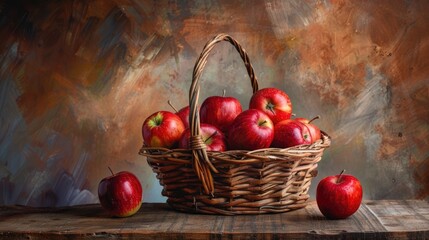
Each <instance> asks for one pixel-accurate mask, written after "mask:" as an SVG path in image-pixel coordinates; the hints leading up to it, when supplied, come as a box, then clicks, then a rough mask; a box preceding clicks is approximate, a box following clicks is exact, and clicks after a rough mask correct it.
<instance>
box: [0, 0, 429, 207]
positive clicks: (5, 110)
mask: <svg viewBox="0 0 429 240" xmlns="http://www.w3.org/2000/svg"><path fill="white" fill-rule="evenodd" d="M428 12H429V2H428V1H425V0H421V1H338V0H331V1H328V0H326V1H317V0H306V1H281V0H265V1H259V0H255V1H228V0H216V1H195V2H194V1H132V0H115V1H110V0H109V1H107V0H96V1H86V0H76V1H71V0H67V1H53V0H52V1H48V0H46V1H31V0H28V1H13V0H10V1H2V2H1V5H0V205H7V204H25V205H33V206H62V205H74V204H82V203H91V202H97V201H98V199H97V186H98V182H99V181H100V179H101V178H102V177H105V176H106V175H108V174H109V171H108V169H107V167H108V166H110V167H111V168H112V169H114V170H116V171H121V170H128V171H132V172H134V173H135V174H137V175H138V177H139V178H140V180H141V181H142V183H143V187H144V191H145V193H144V197H145V201H147V202H153V201H164V199H163V198H162V197H161V194H160V186H159V184H158V182H157V180H156V179H155V177H154V175H153V174H152V172H151V170H150V169H149V167H148V165H147V163H146V162H145V159H144V158H143V157H141V156H139V155H138V154H137V152H138V150H139V148H140V146H141V144H142V137H141V124H142V122H143V121H144V119H145V118H146V117H147V116H148V115H149V114H151V113H152V112H154V111H156V110H171V109H170V107H169V106H168V105H167V100H168V99H171V100H172V101H173V102H174V103H175V105H176V107H178V108H180V107H182V106H184V105H187V101H188V98H187V97H188V90H189V86H190V82H191V76H192V68H193V65H194V63H195V61H196V59H197V57H198V54H199V53H200V51H201V49H202V47H203V45H204V44H205V43H206V42H207V41H208V40H209V39H210V38H212V37H213V36H214V35H215V34H217V33H220V32H225V33H228V34H230V35H232V36H233V37H234V38H235V39H236V40H237V41H239V42H240V43H241V44H242V45H243V47H244V48H245V49H246V50H247V52H248V54H249V56H250V58H251V61H252V63H253V65H254V68H255V71H256V74H257V76H258V79H259V84H260V87H278V88H281V89H283V90H284V91H286V92H287V93H288V94H289V96H290V97H291V99H292V102H293V104H294V105H293V107H294V110H293V112H294V113H295V114H297V115H298V116H302V117H308V118H310V117H312V116H315V115H318V114H319V115H321V116H322V119H321V120H320V121H319V122H318V125H319V126H320V127H321V128H322V129H323V130H325V131H326V132H328V133H329V134H330V135H331V136H332V139H333V142H332V147H331V148H330V149H329V150H328V151H327V152H326V153H325V155H324V158H323V160H322V161H321V163H320V165H319V176H318V177H317V178H316V179H314V180H313V185H312V189H311V194H312V196H313V197H314V189H315V185H316V184H317V182H318V181H319V180H320V179H321V178H322V177H324V176H327V175H331V174H336V173H339V172H340V171H341V170H342V169H346V170H347V172H348V173H350V174H353V175H355V176H357V177H358V178H359V179H360V180H361V181H362V183H363V187H364V195H365V198H367V199H382V198H396V199H403V198H425V199H428V198H429V120H428V119H429V31H428V26H429V14H428ZM202 86H203V87H202V91H201V93H202V96H201V99H204V98H205V97H207V96H210V95H215V94H220V93H221V92H222V90H223V89H227V94H228V95H232V96H235V97H237V98H238V99H239V100H240V101H242V103H243V106H245V108H247V105H248V103H247V102H248V99H250V91H251V87H250V84H249V82H248V80H247V76H246V71H245V69H244V66H243V64H242V62H241V60H240V58H239V56H238V54H237V53H236V51H235V49H233V48H232V47H231V46H230V45H229V44H228V43H220V44H218V46H217V47H216V49H215V51H214V52H213V55H212V56H211V57H210V58H209V62H208V64H207V67H206V69H205V72H204V75H203V79H202Z"/></svg>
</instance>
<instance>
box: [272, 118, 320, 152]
mask: <svg viewBox="0 0 429 240" xmlns="http://www.w3.org/2000/svg"><path fill="white" fill-rule="evenodd" d="M311 143H312V139H311V135H310V130H309V129H308V127H307V126H306V125H305V124H304V123H302V122H300V121H297V120H294V119H288V120H283V121H281V122H279V123H277V124H276V125H275V126H274V139H273V143H272V145H271V146H272V147H276V148H288V147H293V146H297V145H302V144H311Z"/></svg>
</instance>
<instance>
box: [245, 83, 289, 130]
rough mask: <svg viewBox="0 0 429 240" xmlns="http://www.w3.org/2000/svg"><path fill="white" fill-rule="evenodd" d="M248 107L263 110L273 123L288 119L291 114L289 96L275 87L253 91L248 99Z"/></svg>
mask: <svg viewBox="0 0 429 240" xmlns="http://www.w3.org/2000/svg"><path fill="white" fill-rule="evenodd" d="M249 108H254V109H259V110H261V111H263V112H265V113H266V114H267V115H268V116H269V117H270V118H271V120H272V121H273V123H274V124H276V123H278V122H280V121H283V120H286V119H290V117H291V115H292V103H291V101H290V99H289V96H288V95H287V94H286V93H285V92H283V91H282V90H280V89H277V88H264V89H260V90H258V91H257V92H255V93H254V94H253V96H252V98H251V99H250V105H249Z"/></svg>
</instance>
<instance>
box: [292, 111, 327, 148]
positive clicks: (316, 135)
mask: <svg viewBox="0 0 429 240" xmlns="http://www.w3.org/2000/svg"><path fill="white" fill-rule="evenodd" d="M319 118H320V116H316V117H314V118H312V119H311V120H308V119H306V118H295V120H297V121H300V122H302V123H304V124H305V125H306V126H307V127H308V130H310V135H311V143H314V142H316V141H317V140H319V139H320V138H321V137H322V135H321V133H320V129H319V127H317V126H316V125H314V124H312V123H311V122H313V121H314V120H316V119H319Z"/></svg>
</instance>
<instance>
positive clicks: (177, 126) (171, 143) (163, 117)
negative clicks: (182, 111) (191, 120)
mask: <svg viewBox="0 0 429 240" xmlns="http://www.w3.org/2000/svg"><path fill="white" fill-rule="evenodd" d="M183 131H185V125H184V124H183V122H182V120H181V119H180V117H179V116H177V115H176V114H174V113H172V112H168V111H158V112H155V113H153V114H152V115H150V116H149V117H148V118H146V120H145V121H144V123H143V127H142V134H143V140H144V142H145V144H146V145H147V146H148V147H165V148H173V147H175V146H176V145H177V143H178V142H179V139H180V137H181V136H182V133H183Z"/></svg>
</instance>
